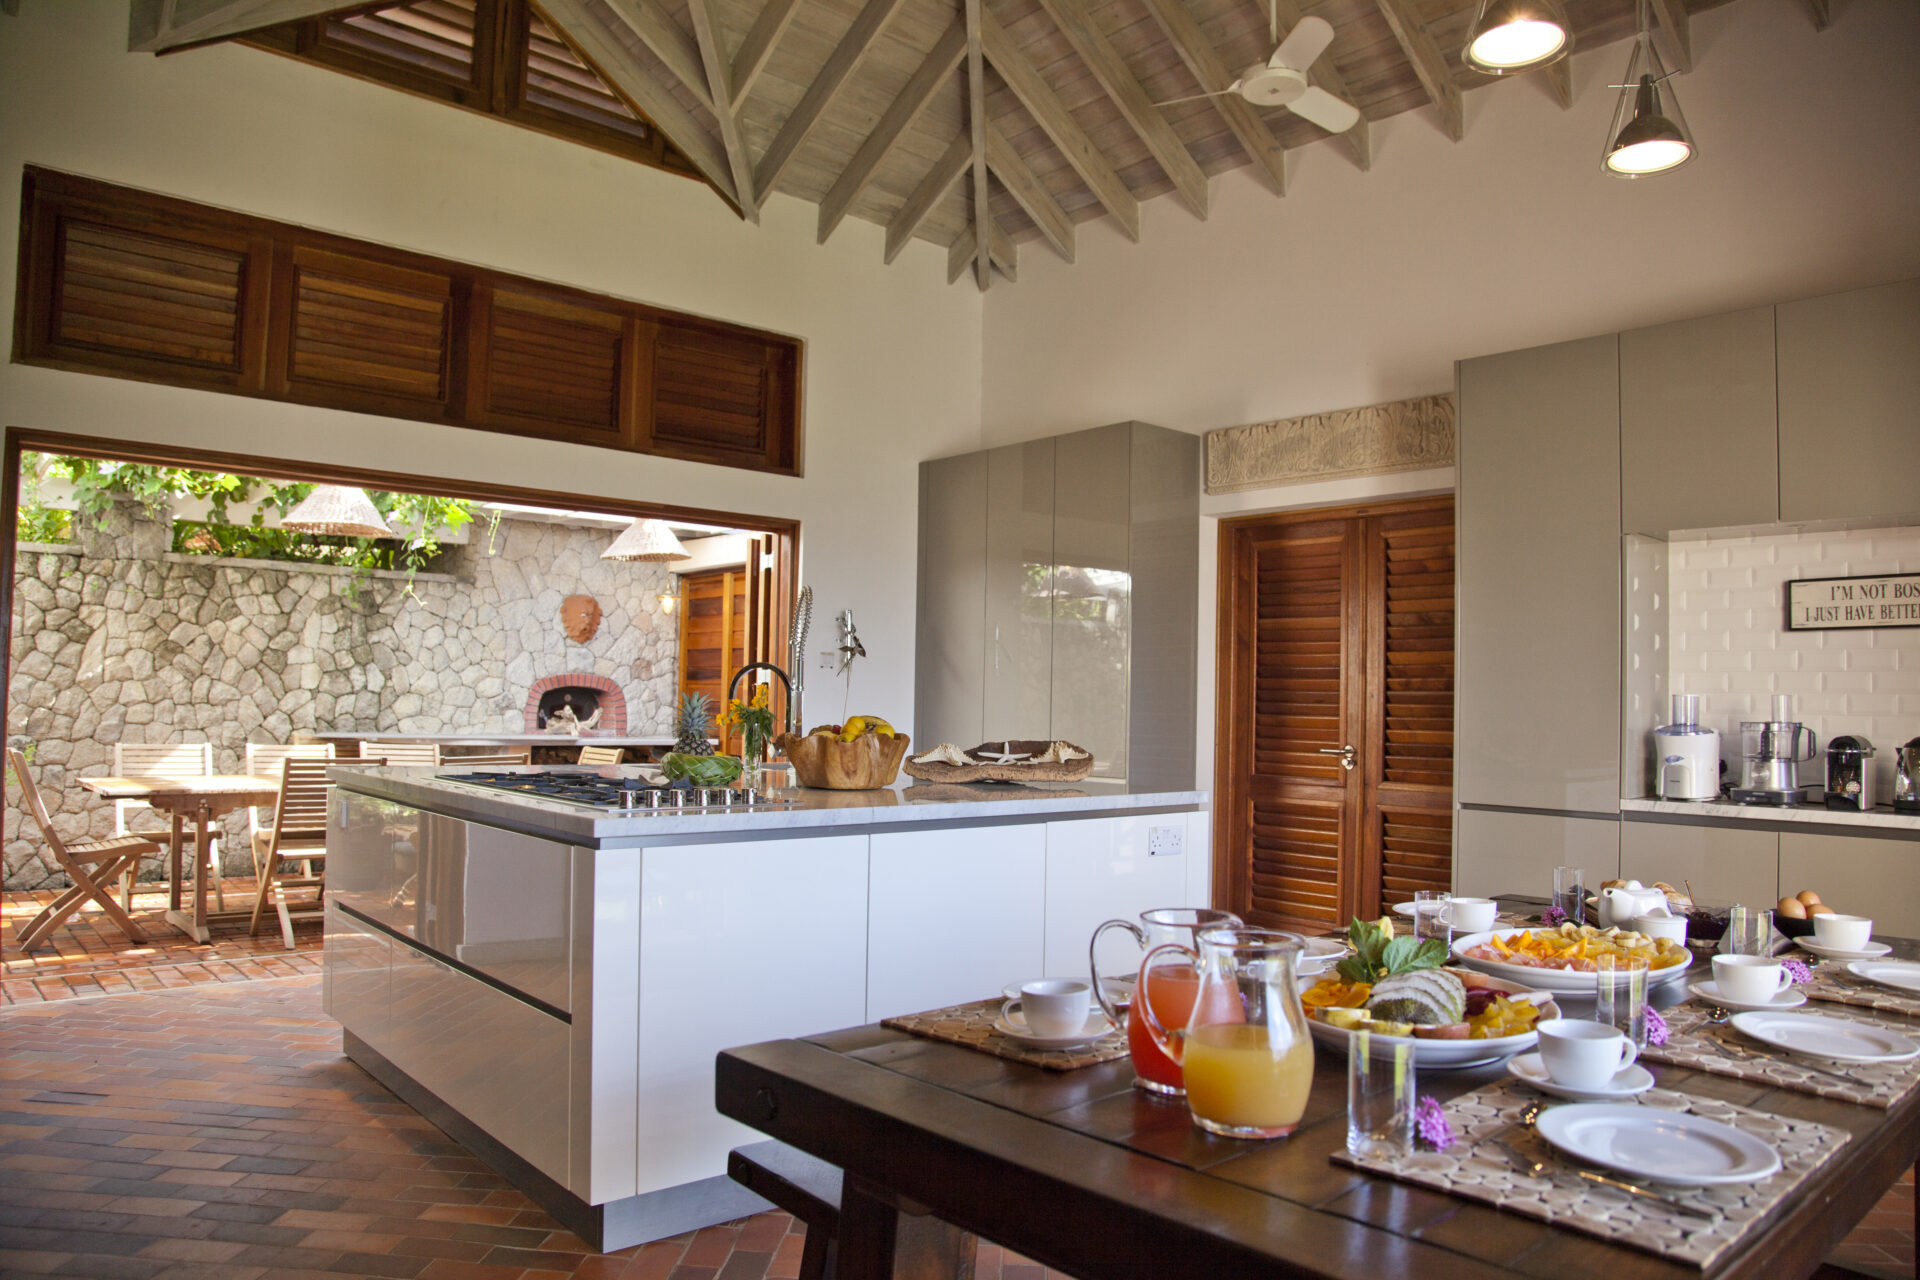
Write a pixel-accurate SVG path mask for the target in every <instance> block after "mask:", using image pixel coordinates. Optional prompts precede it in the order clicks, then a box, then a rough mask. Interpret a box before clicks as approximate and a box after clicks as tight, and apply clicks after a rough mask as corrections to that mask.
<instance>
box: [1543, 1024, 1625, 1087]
mask: <svg viewBox="0 0 1920 1280" xmlns="http://www.w3.org/2000/svg"><path fill="white" fill-rule="evenodd" d="M1536 1030H1538V1031H1539V1032H1540V1061H1541V1062H1543V1063H1544V1064H1546V1068H1547V1075H1548V1076H1550V1077H1552V1079H1553V1082H1554V1083H1555V1084H1563V1085H1566V1086H1567V1087H1568V1088H1569V1089H1604V1088H1605V1087H1606V1086H1607V1084H1608V1082H1609V1081H1611V1080H1612V1079H1613V1078H1614V1077H1615V1076H1617V1075H1619V1074H1620V1073H1621V1072H1622V1071H1625V1070H1626V1069H1627V1068H1628V1067H1630V1066H1632V1065H1633V1060H1634V1059H1635V1058H1637V1057H1639V1056H1640V1050H1639V1049H1638V1048H1637V1047H1635V1045H1634V1043H1633V1041H1631V1040H1629V1039H1627V1034H1626V1032H1624V1031H1622V1030H1620V1028H1618V1027H1610V1026H1608V1025H1606V1024H1605V1023H1603V1022H1590V1021H1588V1020H1587V1019H1585V1018H1549V1019H1548V1020H1547V1021H1545V1022H1542V1023H1541V1024H1539V1026H1538V1027H1537V1028H1536Z"/></svg>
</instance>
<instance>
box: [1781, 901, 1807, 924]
mask: <svg viewBox="0 0 1920 1280" xmlns="http://www.w3.org/2000/svg"><path fill="white" fill-rule="evenodd" d="M1774 910H1776V911H1778V912H1779V913H1780V914H1781V915H1783V916H1785V917H1787V919H1789V920H1805V919H1806V918H1807V909H1806V907H1805V906H1804V905H1802V904H1801V902H1800V899H1798V898H1782V899H1780V905H1779V906H1777V907H1775V908H1774Z"/></svg>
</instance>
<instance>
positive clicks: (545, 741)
mask: <svg viewBox="0 0 1920 1280" xmlns="http://www.w3.org/2000/svg"><path fill="white" fill-rule="evenodd" d="M306 736H307V737H309V738H312V739H313V740H314V741H316V742H366V741H369V740H371V739H377V740H379V741H381V742H438V743H440V744H441V745H442V746H450V747H460V746H469V747H491V746H496V745H506V746H515V747H517V746H520V745H522V744H525V745H527V746H535V747H577V746H582V745H591V746H600V747H670V746H672V745H673V744H674V742H675V741H676V739H675V738H674V736H673V735H672V734H668V735H666V736H665V737H654V738H644V737H634V736H632V735H629V734H624V733H603V732H602V731H600V730H598V729H590V730H588V731H586V732H585V733H578V734H574V733H487V732H485V731H480V730H477V731H475V732H473V733H387V732H385V731H382V730H374V729H368V730H365V731H364V732H356V731H354V730H349V729H339V730H328V731H327V732H325V733H309V734H307V735H306Z"/></svg>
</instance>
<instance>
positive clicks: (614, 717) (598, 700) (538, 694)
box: [525, 671, 627, 734]
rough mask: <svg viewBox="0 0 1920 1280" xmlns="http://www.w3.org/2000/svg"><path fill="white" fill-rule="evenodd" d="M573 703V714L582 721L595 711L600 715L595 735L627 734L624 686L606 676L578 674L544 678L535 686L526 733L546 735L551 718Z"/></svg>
mask: <svg viewBox="0 0 1920 1280" xmlns="http://www.w3.org/2000/svg"><path fill="white" fill-rule="evenodd" d="M569 702H571V703H572V704H573V713H574V714H575V715H577V716H579V717H580V719H582V720H585V719H586V718H587V717H588V716H591V715H592V714H593V713H594V712H595V711H599V712H600V723H599V724H597V725H595V726H594V732H595V733H608V734H624V733H625V732H626V731H627V698H626V695H625V694H623V693H621V692H620V686H619V685H617V684H615V683H614V682H613V681H611V680H609V679H607V678H606V677H605V676H593V675H587V674H586V673H584V672H578V671H576V672H569V673H568V674H565V675H557V676H542V677H540V679H538V680H535V681H534V682H533V688H531V689H530V690H528V691H527V708H526V729H525V732H527V733H544V732H545V731H546V727H547V717H548V716H549V715H551V714H552V713H553V712H555V711H557V710H559V709H560V708H561V707H562V706H565V705H566V704H567V703H569Z"/></svg>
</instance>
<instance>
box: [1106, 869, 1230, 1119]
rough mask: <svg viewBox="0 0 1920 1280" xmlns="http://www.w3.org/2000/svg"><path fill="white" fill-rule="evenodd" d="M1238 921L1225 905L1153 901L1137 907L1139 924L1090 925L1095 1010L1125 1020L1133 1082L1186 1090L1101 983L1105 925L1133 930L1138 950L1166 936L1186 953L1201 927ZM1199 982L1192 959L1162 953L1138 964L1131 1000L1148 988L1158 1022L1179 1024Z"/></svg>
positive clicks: (1158, 1089)
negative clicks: (1151, 963)
mask: <svg viewBox="0 0 1920 1280" xmlns="http://www.w3.org/2000/svg"><path fill="white" fill-rule="evenodd" d="M1242 923H1243V922H1242V921H1241V919H1240V917H1239V916H1236V915H1234V914H1233V913H1232V912H1230V911H1215V910H1212V909H1211V908H1208V907H1155V908H1154V909H1153V910H1151V911H1142V912H1141V913H1140V923H1139V924H1135V923H1133V921H1131V920H1109V921H1107V922H1106V923H1105V924H1103V925H1101V926H1100V927H1099V928H1098V929H1095V930H1094V931H1093V941H1092V942H1090V943H1088V944H1087V966H1088V968H1090V969H1091V970H1092V971H1093V990H1094V994H1095V996H1097V997H1098V998H1099V1001H1100V1009H1101V1011H1102V1012H1104V1013H1105V1014H1106V1015H1107V1017H1109V1018H1111V1019H1113V1023H1114V1025H1115V1026H1119V1025H1120V1023H1121V1022H1122V1021H1124V1022H1126V1024H1127V1047H1128V1049H1129V1050H1130V1051H1131V1052H1132V1054H1133V1085H1134V1088H1136V1089H1145V1090H1146V1091H1147V1092H1149V1093H1160V1094H1168V1095H1171V1096H1173V1097H1178V1096H1180V1095H1181V1094H1182V1093H1185V1092H1186V1089H1185V1087H1184V1085H1183V1084H1182V1083H1181V1077H1180V1064H1179V1063H1178V1062H1175V1061H1174V1060H1173V1059H1172V1058H1169V1057H1168V1056H1167V1055H1166V1054H1164V1053H1162V1052H1160V1049H1159V1047H1158V1046H1157V1045H1155V1044H1154V1043H1153V1039H1152V1037H1150V1036H1149V1035H1148V1034H1147V1030H1146V1028H1145V1027H1144V1026H1142V1025H1141V1021H1140V1019H1138V1018H1129V1017H1127V1007H1126V1006H1124V1005H1121V1004H1118V1003H1116V1002H1115V1001H1114V999H1113V997H1112V994H1111V993H1110V992H1109V991H1108V989H1107V983H1106V982H1105V981H1103V980H1102V979H1101V977H1100V955H1099V951H1100V935H1101V934H1103V933H1105V932H1106V931H1107V930H1109V929H1125V930H1126V931H1127V932H1128V933H1131V934H1132V935H1133V940H1134V941H1135V942H1137V943H1139V944H1140V949H1141V950H1142V951H1143V952H1145V951H1151V950H1153V949H1154V948H1155V947H1159V946H1162V945H1164V944H1166V943H1169V942H1178V943H1182V944H1184V945H1185V946H1186V948H1187V952H1188V954H1189V955H1192V954H1193V953H1194V952H1193V949H1194V948H1195V947H1197V946H1199V943H1200V932H1201V930H1203V929H1225V928H1235V929H1237V928H1239V927H1240V926H1241V924H1242ZM1199 987H1200V974H1199V972H1198V971H1197V970H1195V969H1194V967H1193V965H1192V964H1191V963H1190V962H1189V961H1187V960H1185V959H1182V958H1181V957H1179V956H1168V957H1166V958H1165V962H1164V963H1162V964H1160V965H1158V966H1156V968H1155V970H1154V972H1153V973H1152V974H1151V975H1149V974H1148V973H1147V971H1146V969H1145V968H1144V967H1143V968H1142V969H1141V970H1140V985H1139V986H1137V987H1136V988H1135V989H1134V993H1133V1001H1132V1003H1134V1004H1136V1005H1137V1004H1138V1003H1139V1002H1140V1000H1141V998H1142V993H1143V992H1149V993H1151V995H1150V998H1151V999H1152V1000H1153V1003H1154V1012H1155V1013H1156V1014H1157V1015H1158V1016H1159V1018H1160V1020H1161V1021H1162V1022H1165V1023H1169V1024H1172V1025H1175V1026H1184V1025H1186V1021H1187V1017H1188V1015H1189V1014H1191V1013H1192V1012H1193V996H1194V992H1195V991H1197V990H1198V989H1199Z"/></svg>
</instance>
